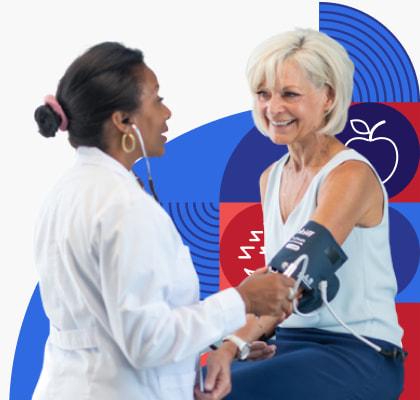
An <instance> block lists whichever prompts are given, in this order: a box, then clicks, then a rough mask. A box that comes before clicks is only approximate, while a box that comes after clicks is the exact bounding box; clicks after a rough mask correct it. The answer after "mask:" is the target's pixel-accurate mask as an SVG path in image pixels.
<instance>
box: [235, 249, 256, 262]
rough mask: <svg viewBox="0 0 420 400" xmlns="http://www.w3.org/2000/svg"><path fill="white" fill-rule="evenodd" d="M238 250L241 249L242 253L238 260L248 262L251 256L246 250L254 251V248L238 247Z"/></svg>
mask: <svg viewBox="0 0 420 400" xmlns="http://www.w3.org/2000/svg"><path fill="white" fill-rule="evenodd" d="M239 248H240V249H241V251H242V253H243V255H242V256H238V258H239V259H241V260H250V259H251V258H252V257H251V255H250V254H249V253H248V250H254V249H255V247H254V246H239Z"/></svg>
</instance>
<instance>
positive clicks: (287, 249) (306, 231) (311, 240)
mask: <svg viewBox="0 0 420 400" xmlns="http://www.w3.org/2000/svg"><path fill="white" fill-rule="evenodd" d="M302 254H306V255H307V256H308V266H307V269H306V273H305V275H304V278H303V280H302V283H301V284H300V288H301V289H302V290H303V292H302V298H301V299H300V300H299V305H298V310H299V311H300V312H302V313H309V312H311V311H313V310H316V309H317V308H319V307H320V306H321V305H322V298H321V292H320V290H319V288H318V285H319V282H320V281H327V282H328V287H327V299H328V301H331V300H332V299H333V298H334V297H335V296H336V294H337V292H338V289H339V287H340V282H339V280H338V278H337V276H336V275H335V272H336V271H337V270H338V268H340V267H341V266H342V265H343V264H344V262H345V261H346V260H347V256H346V254H345V253H344V251H343V249H342V248H341V247H340V245H339V244H338V243H337V242H336V241H335V239H334V237H333V236H332V235H331V233H330V231H329V230H328V229H327V228H325V227H324V226H323V225H321V224H318V223H317V222H315V221H309V222H308V223H307V224H306V225H304V226H303V228H302V229H301V230H300V231H299V232H297V233H296V234H295V235H294V236H293V237H292V238H291V239H289V241H288V242H287V243H286V244H285V245H284V246H283V247H282V248H281V249H280V250H279V252H278V253H277V254H276V255H275V256H274V258H273V259H272V260H271V262H270V263H269V264H268V265H269V266H271V268H272V269H273V270H275V271H278V272H284V271H285V270H286V268H287V267H288V266H289V264H290V263H292V262H293V261H295V260H296V259H297V258H298V257H299V256H300V255H302ZM302 266H303V263H302V262H301V263H300V264H299V266H298V268H296V270H295V271H294V273H293V274H292V275H291V276H292V277H293V278H294V279H297V277H298V275H299V272H300V271H301V269H302Z"/></svg>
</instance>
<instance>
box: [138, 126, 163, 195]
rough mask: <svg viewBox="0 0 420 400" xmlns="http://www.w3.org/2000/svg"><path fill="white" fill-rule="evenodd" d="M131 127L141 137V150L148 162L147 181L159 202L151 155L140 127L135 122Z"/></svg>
mask: <svg viewBox="0 0 420 400" xmlns="http://www.w3.org/2000/svg"><path fill="white" fill-rule="evenodd" d="M131 127H132V128H133V129H134V132H136V135H137V138H138V139H139V143H140V147H141V151H142V153H143V157H144V159H145V162H146V170H147V181H148V182H149V188H150V191H151V192H152V195H153V197H154V198H155V200H156V201H157V202H158V203H159V198H158V196H157V194H156V191H155V185H154V183H153V178H152V169H151V167H150V162H149V157H148V156H147V152H146V146H145V145H144V141H143V136H142V134H141V132H140V129H139V128H138V127H137V126H136V125H135V124H131Z"/></svg>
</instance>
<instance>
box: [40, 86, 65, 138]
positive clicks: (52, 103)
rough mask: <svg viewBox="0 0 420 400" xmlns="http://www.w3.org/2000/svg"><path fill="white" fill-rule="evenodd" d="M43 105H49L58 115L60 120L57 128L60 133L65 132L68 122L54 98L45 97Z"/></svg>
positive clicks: (50, 96)
mask: <svg viewBox="0 0 420 400" xmlns="http://www.w3.org/2000/svg"><path fill="white" fill-rule="evenodd" d="M44 102H45V104H47V105H49V106H50V107H51V108H52V109H53V110H54V111H55V113H56V114H58V115H59V116H60V118H61V123H60V126H59V127H58V128H59V129H60V131H65V130H67V126H68V124H69V120H68V119H67V117H66V114H64V111H63V108H62V107H61V106H60V103H59V102H58V101H57V99H56V98H55V96H53V95H51V94H49V95H48V96H45V98H44Z"/></svg>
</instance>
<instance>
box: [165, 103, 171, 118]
mask: <svg viewBox="0 0 420 400" xmlns="http://www.w3.org/2000/svg"><path fill="white" fill-rule="evenodd" d="M165 112H166V117H165V118H166V119H167V120H168V119H169V118H171V117H172V111H171V110H170V109H169V108H168V106H166V105H165Z"/></svg>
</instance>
